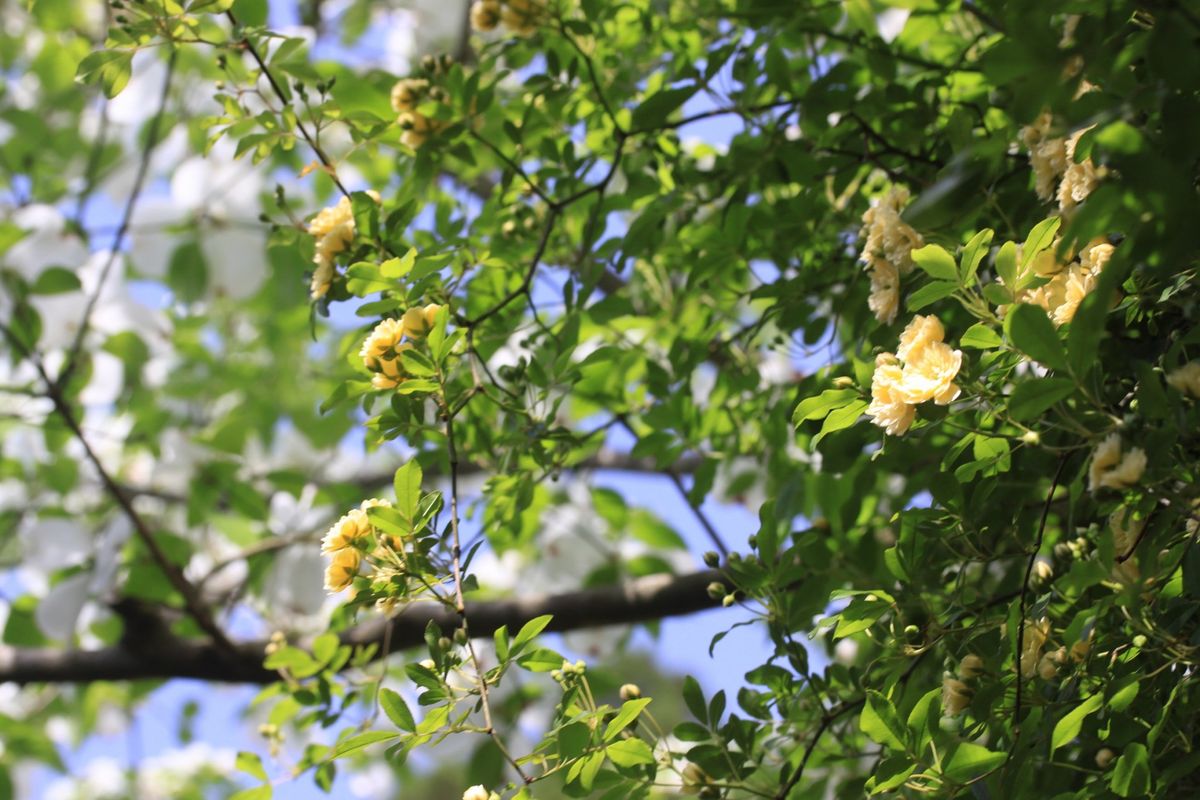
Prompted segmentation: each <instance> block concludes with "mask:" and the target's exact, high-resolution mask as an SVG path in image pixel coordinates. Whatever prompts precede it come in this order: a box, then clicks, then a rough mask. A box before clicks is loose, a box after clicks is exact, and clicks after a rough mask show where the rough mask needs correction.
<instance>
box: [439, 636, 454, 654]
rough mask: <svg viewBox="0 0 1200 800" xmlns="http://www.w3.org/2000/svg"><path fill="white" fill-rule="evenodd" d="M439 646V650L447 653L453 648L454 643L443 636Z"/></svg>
mask: <svg viewBox="0 0 1200 800" xmlns="http://www.w3.org/2000/svg"><path fill="white" fill-rule="evenodd" d="M437 646H438V650H443V651H445V650H449V649H450V648H451V647H453V646H454V642H452V641H450V638H449V637H447V636H442V637H440V638H439V639H438V640H437Z"/></svg>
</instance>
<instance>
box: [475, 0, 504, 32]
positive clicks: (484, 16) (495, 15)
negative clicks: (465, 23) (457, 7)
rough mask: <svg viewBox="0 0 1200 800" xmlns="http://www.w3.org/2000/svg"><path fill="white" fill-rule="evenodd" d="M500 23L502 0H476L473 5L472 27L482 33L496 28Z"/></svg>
mask: <svg viewBox="0 0 1200 800" xmlns="http://www.w3.org/2000/svg"><path fill="white" fill-rule="evenodd" d="M499 24H500V0H475V3H474V4H472V6H471V27H472V28H474V29H475V30H477V31H479V32H480V33H487V32H488V31H492V30H495V29H496V26H497V25H499Z"/></svg>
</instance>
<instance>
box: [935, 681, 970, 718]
mask: <svg viewBox="0 0 1200 800" xmlns="http://www.w3.org/2000/svg"><path fill="white" fill-rule="evenodd" d="M972 694H973V692H972V691H971V687H969V686H967V685H966V684H965V683H963V682H962V681H960V680H957V679H955V678H951V677H948V676H947V677H945V678H943V679H942V710H943V711H945V712H946V714H948V715H949V716H951V717H957V716H958V715H959V714H961V713H963V712H964V711H966V710H967V706H969V705H970V704H971V696H972Z"/></svg>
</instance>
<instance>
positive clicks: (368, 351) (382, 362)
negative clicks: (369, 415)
mask: <svg viewBox="0 0 1200 800" xmlns="http://www.w3.org/2000/svg"><path fill="white" fill-rule="evenodd" d="M440 309H441V306H439V305H437V304H436V303H430V304H429V305H427V306H425V307H424V308H417V307H413V308H410V309H408V311H405V312H404V316H403V317H401V318H400V319H385V320H383V321H382V322H380V323H379V324H378V325H376V326H375V330H373V331H371V333H370V335H369V336H367V338H366V339H364V340H363V343H362V349H360V350H359V351H358V355H359V357H360V358H362V360H363V366H365V367H366V368H367V370H368V371H369V372H371V373H374V374H373V375H372V376H371V385H372V386H374V387H375V388H376V389H395V388H396V387H397V386H399V385H400V383H401V381H403V380H404V378H405V375H404V368H403V365H402V364H401V363H400V354H401V353H403V352H404V351H405V350H408V349H410V348H412V341H411V340H413V339H420V338H421V337H422V336H424V335H425V334H426V333H428V332H429V329H430V328H432V327H433V323H434V320H435V319H437V313H438V311H439V310H440ZM404 339H408V340H409V341H403V340H404Z"/></svg>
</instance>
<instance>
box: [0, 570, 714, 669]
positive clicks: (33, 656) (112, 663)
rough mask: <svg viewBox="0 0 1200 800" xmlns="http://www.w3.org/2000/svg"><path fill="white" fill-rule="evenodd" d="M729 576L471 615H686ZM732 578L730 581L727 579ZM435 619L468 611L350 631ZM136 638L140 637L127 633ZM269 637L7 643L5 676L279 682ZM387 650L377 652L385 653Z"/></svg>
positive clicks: (408, 614) (507, 618) (402, 630)
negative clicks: (232, 641) (141, 644)
mask: <svg viewBox="0 0 1200 800" xmlns="http://www.w3.org/2000/svg"><path fill="white" fill-rule="evenodd" d="M713 581H722V582H723V581H725V579H724V578H723V576H722V574H721V573H720V572H719V571H718V570H702V571H699V572H693V573H691V574H688V575H679V576H676V575H651V576H647V577H644V578H638V579H636V580H632V581H629V582H628V583H624V584H618V585H616V586H605V587H600V588H593V589H583V590H580V591H576V592H569V593H565V594H557V595H532V596H528V597H518V598H511V599H505V600H491V601H478V602H472V603H471V605H470V607H469V609H468V611H467V616H468V618H469V620H470V624H471V625H472V626H474V627H475V629H476V630H477V631H481V632H490V631H493V630H495V629H496V628H499V627H500V626H502V625H504V626H508V628H509V630H517V629H519V628H520V626H521V625H523V624H525V623H526V622H528V621H529V620H531V619H533V618H534V617H539V616H542V615H543V614H552V615H554V619H553V620H552V621H551V622H550V624H549V626H547V628H546V630H547V631H552V632H553V631H557V632H563V631H573V630H581V629H584V628H594V627H598V626H602V625H620V624H630V623H635V622H645V621H648V620H656V619H662V618H664V617H674V616H683V615H686V614H693V613H696V612H698V611H704V610H706V609H709V608H713V607H714V606H717V605H718V601H716V600H713V599H712V597H710V596H709V594H708V591H707V587H708V585H709V584H710V583H712V582H713ZM727 585H728V584H727ZM430 621H432V622H434V623H435V624H436V625H437V626H438V627H440V628H441V629H442V630H443V631H445V632H446V634H447V635H449V634H450V632H451V631H453V630H454V629H455V628H457V627H458V626H459V624H460V622H461V618H460V617H459V615H458V614H457V612H455V611H454V609H452V608H447V607H446V606H444V605H440V604H433V603H422V604H418V605H414V606H411V607H410V608H409V609H408V610H406V611H404V612H401V613H400V614H398V615H397V616H395V617H394V618H392V619H391V620H386V619H381V618H380V619H373V620H371V621H369V622H365V623H363V624H361V625H358V626H356V627H354V628H351V629H350V630H349V631H346V632H345V633H343V634H342V637H341V638H342V642H343V643H344V644H349V645H352V646H366V645H371V644H379V643H381V642H382V641H383V640H384V637H385V635H389V630H388V629H389V628H390V637H391V650H392V651H393V652H395V651H398V650H402V649H405V648H409V647H415V646H418V645H421V644H422V643H423V642H424V641H425V627H426V625H428V623H429V622H430ZM126 640H127V641H128V640H136V636H130V637H126ZM266 645H267V642H266V640H258V641H250V642H239V643H237V644H236V645H234V648H235V655H236V658H230V657H228V655H227V654H226V653H224V652H223V651H222V650H221V649H220V648H219V647H217V646H215V645H214V644H212V643H211V642H201V641H197V640H190V639H178V638H172V639H169V640H168V641H166V642H163V641H161V640H160V641H158V642H155V643H153V646H152V647H147V648H145V649H133V648H130V647H128V646H115V647H107V648H104V649H101V650H62V649H55V648H18V647H8V646H4V645H0V683H3V682H5V681H12V682H15V683H21V684H25V683H88V682H91V681H102V680H108V681H127V680H138V679H166V678H196V679H200V680H207V681H221V682H226V683H272V682H274V681H276V680H278V679H279V674H278V673H277V672H275V671H273V670H267V669H264V668H263V667H262V661H263V653H264V649H265V648H266ZM379 652H380V653H381V652H382V651H379ZM378 657H379V655H377V656H376V658H378Z"/></svg>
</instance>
